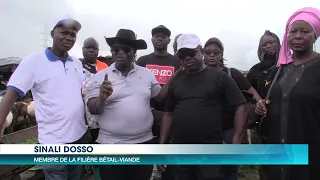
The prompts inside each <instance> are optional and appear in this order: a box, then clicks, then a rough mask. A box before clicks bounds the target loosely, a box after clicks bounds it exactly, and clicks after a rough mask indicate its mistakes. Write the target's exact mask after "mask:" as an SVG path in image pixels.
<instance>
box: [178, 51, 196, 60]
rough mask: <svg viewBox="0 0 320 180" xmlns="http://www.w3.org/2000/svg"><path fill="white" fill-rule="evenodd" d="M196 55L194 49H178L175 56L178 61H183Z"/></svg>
mask: <svg viewBox="0 0 320 180" xmlns="http://www.w3.org/2000/svg"><path fill="white" fill-rule="evenodd" d="M196 54H197V50H196V49H180V50H179V51H178V52H177V54H176V55H177V57H178V58H179V59H185V58H186V57H190V58H194V57H195V56H196Z"/></svg>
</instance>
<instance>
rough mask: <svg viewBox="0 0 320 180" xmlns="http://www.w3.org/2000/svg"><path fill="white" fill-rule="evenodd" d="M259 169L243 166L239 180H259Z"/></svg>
mask: <svg viewBox="0 0 320 180" xmlns="http://www.w3.org/2000/svg"><path fill="white" fill-rule="evenodd" d="M259 179H260V178H259V174H258V169H257V167H256V166H241V168H240V173H239V180H259Z"/></svg>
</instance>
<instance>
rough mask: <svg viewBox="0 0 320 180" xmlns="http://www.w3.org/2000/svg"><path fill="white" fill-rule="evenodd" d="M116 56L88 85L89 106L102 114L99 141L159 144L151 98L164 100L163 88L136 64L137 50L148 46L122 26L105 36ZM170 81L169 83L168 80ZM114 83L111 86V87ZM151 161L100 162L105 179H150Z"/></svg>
mask: <svg viewBox="0 0 320 180" xmlns="http://www.w3.org/2000/svg"><path fill="white" fill-rule="evenodd" d="M106 41H107V43H108V45H109V46H110V47H111V51H112V56H113V57H114V59H115V63H113V64H112V65H111V66H110V67H109V68H107V69H104V70H102V71H100V72H98V73H97V74H96V75H95V76H94V78H93V79H92V81H90V83H89V84H90V86H88V91H87V96H88V99H89V100H88V103H87V106H88V108H89V110H90V112H91V113H92V114H96V115H100V117H99V121H98V122H99V126H100V131H99V136H98V139H97V142H98V143H100V144H156V143H158V141H157V140H156V139H155V138H154V136H153V134H152V130H151V128H152V125H153V115H152V112H151V108H150V99H153V100H155V101H157V102H161V101H163V100H164V98H165V96H166V94H167V85H164V86H163V87H162V88H161V86H160V84H159V83H158V82H157V80H156V78H155V76H154V75H153V73H152V72H151V71H150V70H149V69H147V68H144V67H140V66H138V65H136V64H134V63H133V62H134V58H135V55H136V52H137V50H140V49H146V48H147V44H146V42H145V41H144V40H141V39H140V40H137V39H136V36H135V33H134V32H133V31H132V30H127V29H120V30H119V31H118V33H117V35H116V37H112V38H106ZM168 84H170V83H168ZM111 85H112V87H111ZM152 169H153V166H152V165H143V166H133V165H132V166H109V165H106V166H101V167H100V177H101V179H102V180H109V179H117V180H131V179H139V180H150V177H151V174H152Z"/></svg>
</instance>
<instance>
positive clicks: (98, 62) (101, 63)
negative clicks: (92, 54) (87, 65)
mask: <svg viewBox="0 0 320 180" xmlns="http://www.w3.org/2000/svg"><path fill="white" fill-rule="evenodd" d="M108 67H109V66H108V65H107V64H106V63H104V62H101V61H99V60H97V71H98V72H99V71H101V70H103V69H106V68H108Z"/></svg>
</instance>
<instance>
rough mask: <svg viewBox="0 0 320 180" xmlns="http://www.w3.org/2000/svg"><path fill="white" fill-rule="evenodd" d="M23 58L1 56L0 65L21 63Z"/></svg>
mask: <svg viewBox="0 0 320 180" xmlns="http://www.w3.org/2000/svg"><path fill="white" fill-rule="evenodd" d="M21 60H22V59H21V58H18V57H8V58H0V66H6V65H10V64H19V63H20V62H21Z"/></svg>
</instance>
